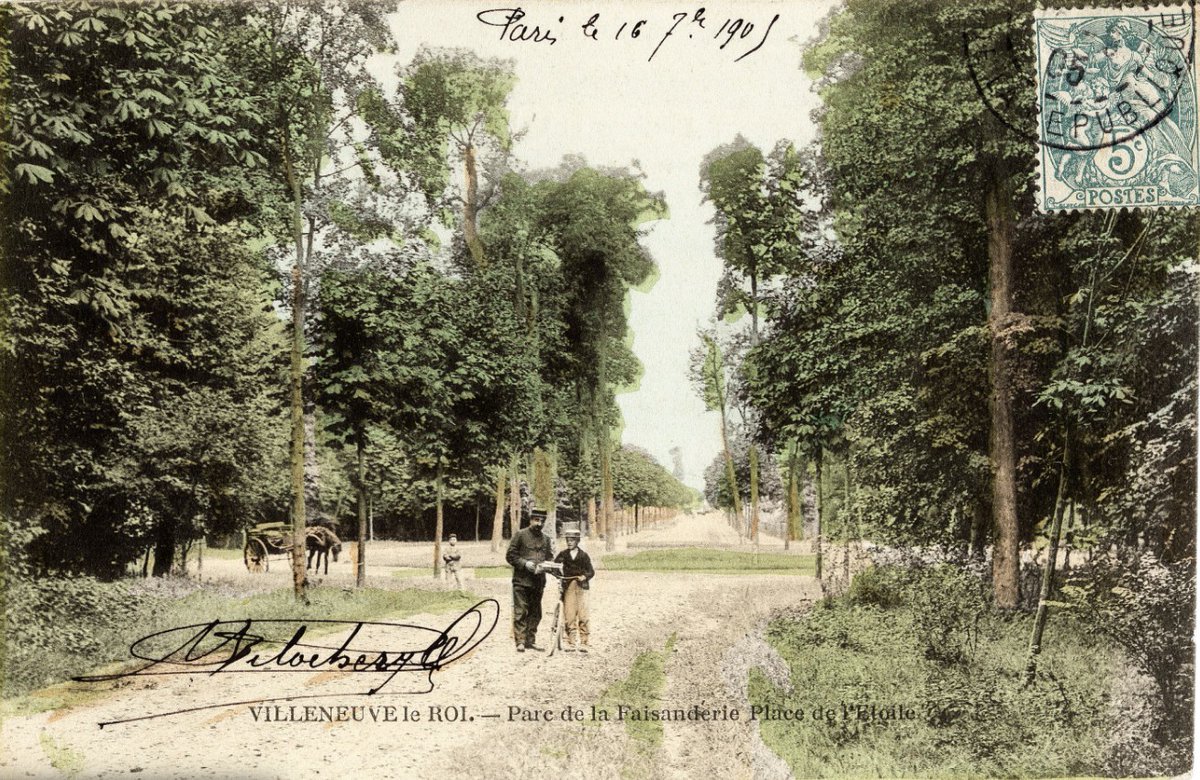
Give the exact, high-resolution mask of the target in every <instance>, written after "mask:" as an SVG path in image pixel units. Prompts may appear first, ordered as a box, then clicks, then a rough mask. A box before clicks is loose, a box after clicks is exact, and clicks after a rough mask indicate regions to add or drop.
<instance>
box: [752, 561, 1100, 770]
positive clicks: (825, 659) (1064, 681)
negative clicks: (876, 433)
mask: <svg viewBox="0 0 1200 780" xmlns="http://www.w3.org/2000/svg"><path fill="white" fill-rule="evenodd" d="M863 576H869V577H870V578H871V580H872V581H871V582H869V583H863V584H860V585H858V586H857V591H852V592H854V593H855V595H853V596H851V595H849V594H848V595H847V596H846V597H845V598H844V599H841V600H830V601H826V602H822V603H821V604H818V605H817V606H816V607H814V609H813V610H811V611H810V612H809V613H807V614H806V615H803V616H801V617H798V618H792V619H781V620H776V621H775V622H773V623H772V624H771V625H770V626H769V628H768V632H767V636H768V640H769V641H770V643H771V644H772V645H773V646H774V647H775V649H776V650H778V651H779V653H780V654H781V655H782V656H783V658H784V660H785V661H786V662H787V664H788V666H789V667H790V670H791V679H792V685H793V689H792V690H790V691H785V690H782V689H780V688H777V687H776V686H774V685H773V684H772V683H770V682H769V681H768V680H767V679H766V678H765V677H764V676H763V675H761V674H755V675H752V676H751V685H750V699H751V703H758V704H767V703H769V704H771V705H772V706H777V707H787V708H799V709H802V710H804V712H805V719H804V720H802V721H799V722H795V721H792V722H785V721H765V722H762V723H761V724H760V728H761V733H762V736H763V739H764V741H765V742H766V744H767V745H768V746H769V747H770V748H771V749H772V750H773V751H776V752H777V753H778V754H779V755H780V756H781V757H782V758H783V759H784V760H785V761H786V762H787V763H788V764H789V767H790V768H791V770H792V772H793V773H794V774H795V775H796V776H797V777H846V776H856V777H857V776H883V777H963V778H965V777H1002V776H1022V777H1039V776H1053V777H1064V776H1073V775H1108V774H1109V773H1110V771H1111V769H1110V767H1112V766H1113V765H1112V764H1110V763H1108V762H1109V761H1111V760H1112V757H1111V755H1110V754H1108V753H1107V749H1108V746H1109V740H1110V734H1111V733H1112V731H1113V729H1114V724H1113V721H1112V711H1111V710H1110V708H1109V704H1108V703H1109V701H1110V700H1111V695H1112V694H1111V689H1112V686H1114V685H1115V684H1116V682H1117V679H1118V678H1119V677H1120V675H1119V673H1118V671H1117V670H1118V669H1119V668H1120V666H1119V664H1120V656H1119V653H1117V652H1116V651H1115V650H1114V649H1113V648H1112V647H1111V646H1109V645H1107V644H1106V643H1103V642H1096V641H1094V640H1093V639H1092V638H1091V637H1089V636H1088V635H1087V634H1086V633H1085V632H1084V631H1083V630H1082V628H1081V627H1080V626H1079V625H1077V624H1075V623H1073V622H1066V621H1064V622H1063V623H1062V624H1061V625H1058V626H1057V628H1056V631H1057V635H1056V636H1057V641H1056V643H1055V645H1054V647H1052V648H1048V649H1047V650H1046V653H1047V657H1046V658H1045V659H1044V665H1043V667H1042V669H1043V673H1042V675H1040V676H1039V677H1038V679H1037V680H1036V681H1035V684H1034V685H1032V686H1029V687H1024V688H1023V687H1022V686H1021V685H1020V679H1021V664H1022V662H1023V658H1024V653H1023V649H1024V645H1025V643H1026V642H1027V640H1028V628H1029V624H1030V622H1031V619H1030V618H1026V617H1013V616H1012V615H1000V614H997V613H995V612H993V611H992V610H991V608H990V607H988V606H987V605H986V604H985V603H983V602H981V601H979V600H978V599H977V598H976V597H975V595H973V594H974V593H975V592H976V591H977V590H978V588H979V585H978V580H977V579H976V580H975V584H974V585H970V586H969V587H966V588H965V589H964V587H963V586H964V585H965V584H966V583H967V582H968V580H969V579H971V575H969V574H965V573H963V572H960V571H953V570H950V569H945V568H932V569H926V570H918V571H908V570H904V571H900V570H896V569H888V568H882V569H879V570H876V571H875V572H874V573H872V574H870V575H859V578H861V577H863ZM857 579H858V578H856V580H857ZM947 586H949V587H950V588H951V590H952V591H954V593H952V594H950V595H943V593H942V590H941V589H942V588H944V587H947ZM884 603H886V604H887V606H883V604H884ZM955 609H961V610H963V611H965V612H966V613H967V617H965V618H955V620H956V621H957V623H958V624H959V625H963V624H965V623H966V622H973V623H975V628H973V629H972V631H973V632H974V633H975V635H976V637H977V638H976V640H975V641H974V642H973V644H972V648H973V649H972V650H971V651H970V652H967V653H963V654H961V655H960V656H958V657H957V658H956V659H955V660H953V661H950V660H948V659H946V658H943V657H937V656H934V657H930V656H929V655H928V654H927V652H926V650H927V647H928V645H927V641H928V640H929V639H930V638H931V637H932V634H931V633H929V632H930V630H931V628H932V625H931V623H932V620H933V616H934V614H940V615H942V616H946V615H950V614H952V613H953V611H954V610H955ZM872 704H874V705H876V707H877V711H878V710H883V709H887V708H890V707H892V706H895V707H897V708H898V709H899V708H907V709H908V710H909V711H911V713H912V716H913V718H912V719H911V720H900V719H891V720H882V719H879V718H876V719H873V720H872V719H870V718H860V717H859V716H858V715H857V712H856V710H855V706H856V705H866V706H867V707H870V705H872ZM818 705H820V706H822V707H823V708H826V709H832V710H833V713H834V717H833V718H832V720H831V721H825V720H824V719H823V718H822V719H821V720H813V719H812V718H811V713H812V711H813V709H814V708H815V707H816V706H818ZM843 705H846V707H847V711H846V712H844V711H843V709H842V706H843Z"/></svg>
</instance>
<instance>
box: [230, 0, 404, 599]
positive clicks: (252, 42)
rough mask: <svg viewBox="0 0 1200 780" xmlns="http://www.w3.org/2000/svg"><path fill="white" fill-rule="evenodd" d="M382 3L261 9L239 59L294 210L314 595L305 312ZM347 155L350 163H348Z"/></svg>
mask: <svg viewBox="0 0 1200 780" xmlns="http://www.w3.org/2000/svg"><path fill="white" fill-rule="evenodd" d="M386 12H387V7H386V5H385V4H382V3H369V2H353V3H352V2H349V1H348V0H338V2H333V3H326V2H323V0H279V1H278V2H273V3H265V4H262V5H258V6H254V12H253V13H252V14H251V15H250V16H249V17H248V18H247V24H246V27H245V31H244V32H245V34H244V37H243V39H242V45H241V46H240V47H238V49H237V50H236V62H237V64H238V66H239V67H240V68H241V69H242V70H243V71H244V72H247V73H250V74H252V75H253V78H254V79H255V81H256V82H257V83H261V84H264V85H269V86H270V88H269V90H268V91H267V94H266V95H264V96H263V101H262V106H263V115H264V117H265V121H266V123H267V125H268V126H269V128H270V129H269V137H270V138H271V139H272V141H273V142H274V144H275V148H274V150H273V152H274V154H273V157H274V159H275V160H276V161H277V166H278V167H277V168H276V170H278V171H279V176H278V178H277V179H276V185H277V186H278V187H279V188H280V196H281V198H282V200H283V201H284V202H285V203H286V204H287V207H286V214H287V216H286V218H285V219H286V221H285V224H286V225H287V231H286V232H287V235H288V236H289V238H290V240H291V242H292V250H291V258H290V263H289V265H290V269H291V270H290V274H289V276H290V288H291V289H290V295H289V300H288V308H289V310H290V313H291V337H292V338H291V380H290V394H291V396H290V398H291V400H290V409H291V429H292V438H291V475H292V501H291V516H292V580H293V589H294V591H295V594H296V598H297V599H304V598H306V595H305V575H304V534H305V530H304V528H305V525H306V523H307V512H306V508H305V497H304V473H305V468H304V466H305V463H304V442H305V426H304V371H305V307H306V301H307V298H308V296H309V290H308V287H309V285H310V283H311V281H312V279H313V277H314V276H315V274H317V272H318V271H319V268H318V267H317V248H318V247H319V245H320V242H319V241H318V236H319V234H321V232H322V231H324V230H325V229H326V228H328V227H329V226H330V225H332V224H334V216H335V215H334V214H333V213H332V212H331V211H330V209H329V204H330V203H331V199H330V198H329V195H330V192H329V190H330V188H331V187H336V186H337V185H339V184H341V183H343V182H344V181H345V179H344V178H343V177H344V176H345V174H346V173H347V170H346V168H355V167H358V165H359V164H360V163H361V160H362V158H361V157H356V156H354V155H353V150H354V149H355V138H354V136H353V132H354V130H353V122H352V121H351V119H352V118H353V117H354V116H355V114H356V113H357V109H358V107H359V102H358V99H359V97H360V96H362V95H364V94H367V93H369V92H376V93H377V92H378V87H377V86H376V85H375V84H374V81H373V79H372V77H371V76H370V74H369V73H368V71H367V69H366V67H365V65H366V61H367V58H368V57H369V56H370V55H371V53H372V52H373V51H381V50H385V49H387V48H388V47H389V46H390V40H389V38H390V32H389V28H388V25H387V23H386V20H385V19H384V14H385V13H386ZM348 155H349V157H350V160H349V161H347V156H348Z"/></svg>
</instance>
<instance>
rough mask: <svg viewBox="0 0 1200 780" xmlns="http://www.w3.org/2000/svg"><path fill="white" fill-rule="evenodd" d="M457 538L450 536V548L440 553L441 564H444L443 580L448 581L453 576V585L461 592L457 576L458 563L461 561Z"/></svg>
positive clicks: (460, 584)
mask: <svg viewBox="0 0 1200 780" xmlns="http://www.w3.org/2000/svg"><path fill="white" fill-rule="evenodd" d="M457 545H458V537H457V536H455V535H454V534H450V546H449V547H447V548H446V551H445V552H443V553H442V563H444V564H446V572H445V575H444V576H445V578H446V580H447V581H448V580H449V579H450V575H451V574H453V575H454V584H455V586H456V587H457V588H458V589H459V590H462V579H460V578H459V576H458V563H459V561H461V560H462V553H460V552H459V551H458V546H457Z"/></svg>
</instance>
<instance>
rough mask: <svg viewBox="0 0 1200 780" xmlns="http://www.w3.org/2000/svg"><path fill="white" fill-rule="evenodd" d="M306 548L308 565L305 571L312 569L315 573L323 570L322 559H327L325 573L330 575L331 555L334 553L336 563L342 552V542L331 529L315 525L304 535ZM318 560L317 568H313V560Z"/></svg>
mask: <svg viewBox="0 0 1200 780" xmlns="http://www.w3.org/2000/svg"><path fill="white" fill-rule="evenodd" d="M304 546H305V547H306V548H308V563H307V564H305V566H304V570H305V571H308V570H309V569H312V570H313V571H314V572H318V571H320V570H321V559H322V558H324V559H325V573H326V574H328V573H329V553H330V551H333V560H334V562H336V561H337V559H338V553H340V552H341V551H342V540H341V539H339V538H338V537H337V534H335V533H334V532H333V531H331V530H330V529H328V528H326V527H325V526H323V525H315V526H313V527H311V528H309V529H308V531H306V532H305V534H304ZM314 557H315V558H316V559H317V563H316V566H315V567H314V566H313V558H314Z"/></svg>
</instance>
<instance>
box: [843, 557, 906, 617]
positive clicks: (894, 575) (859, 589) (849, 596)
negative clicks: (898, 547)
mask: <svg viewBox="0 0 1200 780" xmlns="http://www.w3.org/2000/svg"><path fill="white" fill-rule="evenodd" d="M909 579H910V577H909V575H908V573H907V572H906V571H905V570H904V569H902V568H900V567H897V566H873V567H871V568H869V569H865V570H864V571H861V572H859V573H858V574H857V575H856V576H855V577H854V579H853V580H852V581H851V582H850V589H849V590H848V591H846V603H848V604H852V605H855V606H863V607H881V608H883V609H889V608H891V607H898V606H900V604H902V603H903V601H904V587H905V585H906V584H907V583H908V580H909Z"/></svg>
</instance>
